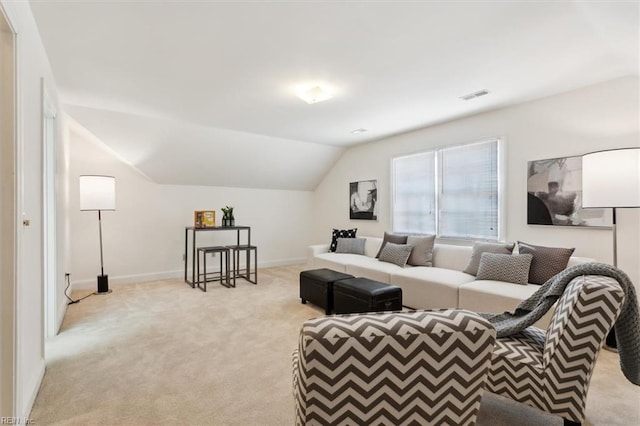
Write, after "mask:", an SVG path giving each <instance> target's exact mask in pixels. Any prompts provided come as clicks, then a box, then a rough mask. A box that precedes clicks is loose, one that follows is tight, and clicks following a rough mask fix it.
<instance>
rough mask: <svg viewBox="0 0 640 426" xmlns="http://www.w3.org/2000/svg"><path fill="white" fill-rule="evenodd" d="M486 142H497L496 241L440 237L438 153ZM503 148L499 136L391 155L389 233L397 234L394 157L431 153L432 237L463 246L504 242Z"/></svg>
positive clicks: (440, 189)
mask: <svg viewBox="0 0 640 426" xmlns="http://www.w3.org/2000/svg"><path fill="white" fill-rule="evenodd" d="M487 142H496V143H497V147H496V155H497V159H496V175H497V197H498V201H497V226H498V232H497V236H496V238H488V237H487V238H473V237H463V236H460V237H457V236H441V235H440V215H441V212H440V206H441V195H442V173H441V170H440V169H441V167H442V152H443V151H445V150H447V149H452V148H459V147H464V146H469V145H475V144H481V143H487ZM505 147H506V143H505V139H504V138H503V137H500V136H496V137H488V138H484V139H480V140H475V141H471V142H465V143H458V144H451V145H440V146H435V147H432V148H431V149H427V150H421V151H416V152H410V153H406V154H402V155H396V156H393V157H392V158H391V160H390V173H389V175H390V176H389V181H390V183H391V185H390V186H391V188H390V189H391V200H390V201H391V202H390V203H389V204H390V205H389V215H390V216H391V221H390V222H391V229H392V230H393V232H400V231H396V228H395V227H396V223H397V222H396V218H395V215H394V210H395V208H394V204H395V198H396V182H395V178H396V173H395V160H396V159H398V158H403V157H410V156H414V155H420V154H425V153H430V152H432V153H434V158H435V166H434V173H435V176H434V183H435V200H434V205H435V233H436V238H437V239H438V240H439V241H447V242H451V243H454V244H455V243H458V244H460V243H462V244H464V243H466V242H471V241H504V239H505V235H506V227H507V223H506V214H505V208H506V198H507V196H506V182H505V180H506V179H505V173H504V171H505V170H506V168H505V164H504V159H505V150H506V149H505Z"/></svg>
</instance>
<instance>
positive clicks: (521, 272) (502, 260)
mask: <svg viewBox="0 0 640 426" xmlns="http://www.w3.org/2000/svg"><path fill="white" fill-rule="evenodd" d="M532 258H533V256H532V255H530V254H497V253H482V256H480V266H479V267H478V273H477V274H476V279H477V280H495V281H505V282H508V283H514V284H523V285H525V284H527V282H528V279H529V267H530V266H531V259H532Z"/></svg>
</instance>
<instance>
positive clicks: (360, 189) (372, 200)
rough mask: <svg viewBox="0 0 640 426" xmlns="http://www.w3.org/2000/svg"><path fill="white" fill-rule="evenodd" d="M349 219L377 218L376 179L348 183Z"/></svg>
mask: <svg viewBox="0 0 640 426" xmlns="http://www.w3.org/2000/svg"><path fill="white" fill-rule="evenodd" d="M349 219H363V220H378V181H377V180H361V181H358V182H351V183H349Z"/></svg>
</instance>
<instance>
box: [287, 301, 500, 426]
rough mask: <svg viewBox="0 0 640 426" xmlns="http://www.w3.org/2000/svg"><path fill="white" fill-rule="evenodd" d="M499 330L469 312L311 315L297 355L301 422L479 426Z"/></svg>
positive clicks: (295, 375) (295, 382)
mask: <svg viewBox="0 0 640 426" xmlns="http://www.w3.org/2000/svg"><path fill="white" fill-rule="evenodd" d="M495 336H496V333H495V329H494V328H493V327H492V326H491V324H489V322H488V321H486V320H485V319H483V318H481V317H480V316H478V315H477V314H475V313H472V312H469V311H463V310H442V311H412V312H394V313H378V314H356V315H338V316H327V317H321V318H315V319H311V320H308V321H306V322H305V323H304V325H303V327H302V330H301V332H300V338H299V342H298V349H297V350H296V351H295V352H294V353H293V394H294V398H295V413H296V424H298V425H353V424H360V425H405V424H422V425H442V424H451V425H472V424H475V421H476V416H477V414H478V410H479V408H480V400H481V397H482V393H483V390H484V387H485V381H486V375H487V371H488V368H489V364H490V360H491V353H492V351H493V347H494V343H495Z"/></svg>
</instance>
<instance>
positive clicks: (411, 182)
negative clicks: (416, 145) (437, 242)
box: [392, 151, 436, 234]
mask: <svg viewBox="0 0 640 426" xmlns="http://www.w3.org/2000/svg"><path fill="white" fill-rule="evenodd" d="M435 172H436V162H435V152H433V151H432V152H423V153H420V154H415V155H408V156H405V157H397V158H394V159H393V182H394V191H393V194H394V197H393V209H392V214H393V230H394V231H395V232H403V233H417V234H435V233H436V185H435V176H436V173H435Z"/></svg>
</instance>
